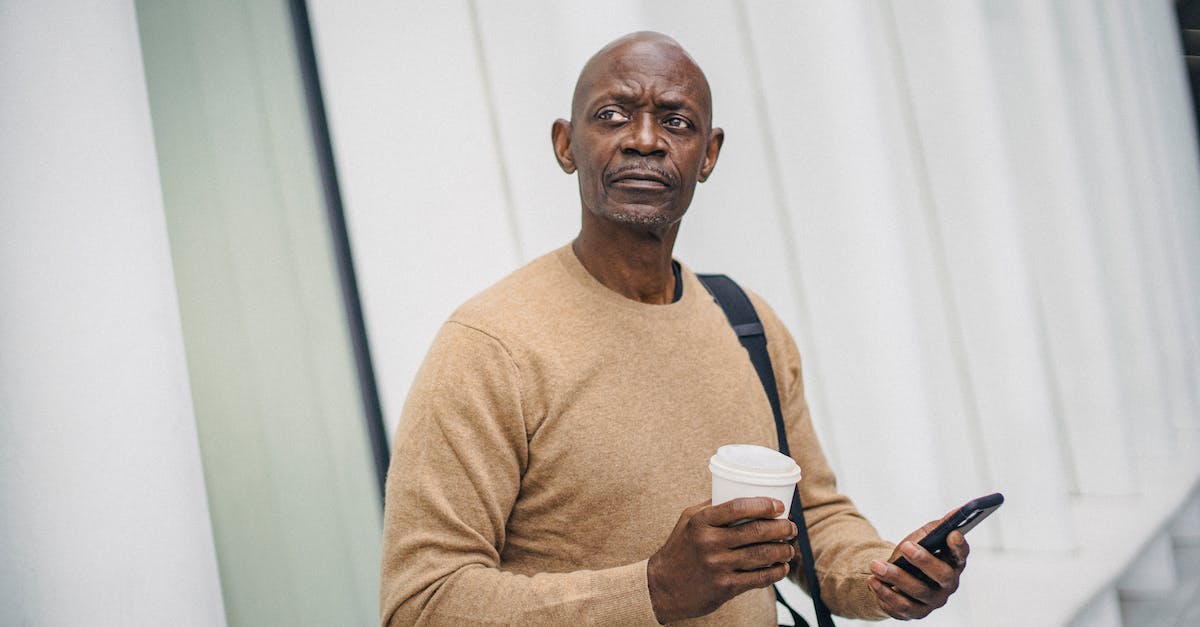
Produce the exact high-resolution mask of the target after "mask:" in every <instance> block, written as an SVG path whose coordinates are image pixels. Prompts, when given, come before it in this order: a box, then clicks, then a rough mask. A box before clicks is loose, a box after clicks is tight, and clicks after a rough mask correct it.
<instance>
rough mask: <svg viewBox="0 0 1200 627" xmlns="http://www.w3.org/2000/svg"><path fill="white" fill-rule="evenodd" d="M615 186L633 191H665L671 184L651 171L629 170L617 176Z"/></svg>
mask: <svg viewBox="0 0 1200 627" xmlns="http://www.w3.org/2000/svg"><path fill="white" fill-rule="evenodd" d="M612 184H613V185H619V186H621V187H629V188H633V189H665V188H667V187H670V186H671V185H670V183H669V182H668V181H667V179H666V178H664V177H663V176H662V175H660V174H658V173H657V172H651V171H649V170H628V171H625V172H622V173H620V174H618V175H617V176H615V177H614V178H613V180H612Z"/></svg>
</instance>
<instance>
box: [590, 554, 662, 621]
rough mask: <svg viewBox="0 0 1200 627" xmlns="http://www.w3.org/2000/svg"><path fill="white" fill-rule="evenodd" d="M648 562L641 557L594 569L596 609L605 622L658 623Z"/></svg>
mask: <svg viewBox="0 0 1200 627" xmlns="http://www.w3.org/2000/svg"><path fill="white" fill-rule="evenodd" d="M646 562H647V560H642V561H640V562H635V563H633V564H629V565H628V566H618V567H617V568H606V569H604V570H599V571H595V572H594V573H593V574H594V575H595V582H594V586H595V588H594V589H595V590H596V592H597V595H596V596H597V605H596V610H597V613H598V614H599V616H600V617H603V619H604V621H605V622H610V621H611V622H612V623H613V624H617V625H658V618H656V617H655V616H654V606H653V605H651V604H650V587H649V584H648V583H647V581H646Z"/></svg>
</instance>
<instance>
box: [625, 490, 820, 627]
mask: <svg viewBox="0 0 1200 627" xmlns="http://www.w3.org/2000/svg"><path fill="white" fill-rule="evenodd" d="M783 509H784V507H783V503H782V502H780V501H778V500H776V499H772V498H767V497H754V498H741V499H734V500H732V501H728V502H725V503H722V504H720V505H709V501H705V502H704V503H700V504H699V505H693V506H692V507H689V508H687V509H685V510H683V513H682V514H681V515H680V516H679V522H677V523H675V529H674V530H673V531H671V535H670V537H668V538H667V541H666V543H665V544H663V546H662V548H661V549H659V550H658V552H657V553H655V554H654V555H652V556H650V561H649V563H648V565H647V566H646V579H647V581H648V584H649V588H650V602H651V604H652V605H653V607H654V615H655V616H656V617H657V618H658V622H660V623H663V624H666V623H669V622H672V621H676V620H680V619H684V618H693V617H696V616H704V615H705V614H708V613H710V612H713V611H714V610H716V609H717V608H718V607H721V605H723V604H724V603H725V602H726V601H728V600H729V599H732V598H733V597H735V596H737V595H739V594H741V593H743V592H746V591H747V590H752V589H754V588H765V587H767V586H769V585H771V584H773V583H775V582H776V581H779V580H780V579H783V578H784V577H786V576H787V573H788V568H789V566H788V562H790V561H791V560H792V558H794V557H795V556H796V549H795V547H794V546H793V544H792V543H791V540H792V539H793V538H795V537H796V525H794V524H792V522H791V521H790V520H787V519H786V518H781V519H776V518H775V517H776V516H778V515H780V514H782V513H783ZM747 519H750V522H747V523H743V524H740V525H738V526H736V527H730V526H729V525H730V524H731V523H734V522H736V521H740V520H747Z"/></svg>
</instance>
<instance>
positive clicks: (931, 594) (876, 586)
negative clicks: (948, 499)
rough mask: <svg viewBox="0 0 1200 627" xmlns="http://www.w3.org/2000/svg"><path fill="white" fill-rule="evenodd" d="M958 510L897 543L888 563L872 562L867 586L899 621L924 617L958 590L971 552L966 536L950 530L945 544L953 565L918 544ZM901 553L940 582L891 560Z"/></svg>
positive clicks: (884, 607)
mask: <svg viewBox="0 0 1200 627" xmlns="http://www.w3.org/2000/svg"><path fill="white" fill-rule="evenodd" d="M955 511H957V508H955V510H951V511H950V512H949V513H947V514H946V515H945V516H943V517H942V519H941V520H934V521H932V522H929V523H927V524H926V525H925V526H924V527H921V528H920V529H917V530H916V531H914V532H912V533H910V534H908V536H907V537H905V538H904V540H903V541H901V542H900V544H899V545H897V546H896V550H895V551H893V552H892V557H891V559H889V560H888V563H886V564H885V563H883V562H880V561H872V562H871V572H872V573H874V575H873V576H872V577H871V578H870V579H869V580H868V581H867V585H869V586H870V587H871V590H872V591H873V592H874V593H875V596H876V597H878V599H879V606H880V607H881V608H882V609H883V611H884V612H887V614H888V616H891V617H892V618H895V619H898V620H910V619H914V618H925V617H926V616H928V615H929V613H930V612H932V611H934V610H936V609H937V608H939V607H941V606H943V605H945V604H946V600H947V599H949V598H950V595H952V594H954V591H955V590H958V578H959V576H960V575H962V571H963V569H964V568H966V566H967V554H968V553H970V552H971V547H970V546H968V545H967V540H966V538H963V535H962V534H961V533H959V532H957V531H952V532H950V536H949V537H948V538H947V539H946V544H947V545H948V546H949V547H950V555H951V556H952V557H953V559H952V560H951V562H952V563H951V564H947V563H946V562H943V561H942V560H940V559H938V558H936V557H934V556H933V554H932V553H930V552H929V551H926V550H925V549H923V548H921V546H920V545H919V544H917V542H918V541H920V540H921V538H924V537H925V536H926V535H927V534H928V533H929V532H930V531H933V529H934V528H935V527H937V526H938V524H940V523H941V522H942V520H945V519H946V518H949V517H950V516H951V515H952V514H953V513H954V512H955ZM901 555H903V556H904V557H905V558H906V559H907V560H908V561H909V562H910V563H912V565H914V566H916V567H917V568H919V569H921V572H923V573H925V575H926V576H927V577H929V578H930V579H932V580H933V581H935V582H937V585H936V586H929V585H927V584H925V583H924V582H922V581H921V580H920V579H917V578H916V577H914V576H912V575H910V574H908V573H907V572H905V571H904V570H903V569H901V568H900V567H899V566H896V565H895V564H892V563H891V562H894V561H896V558H898V557H900V556H901Z"/></svg>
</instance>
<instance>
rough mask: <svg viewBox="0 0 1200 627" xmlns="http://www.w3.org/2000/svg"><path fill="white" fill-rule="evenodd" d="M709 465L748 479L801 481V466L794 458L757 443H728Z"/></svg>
mask: <svg viewBox="0 0 1200 627" xmlns="http://www.w3.org/2000/svg"><path fill="white" fill-rule="evenodd" d="M709 467H710V469H713V470H717V469H719V470H721V471H724V472H725V473H732V474H734V475H739V476H744V477H745V478H747V479H750V478H759V479H765V480H782V481H785V482H786V481H792V482H795V481H799V479H800V467H799V466H797V465H796V462H795V461H793V460H792V458H790V457H788V456H786V455H784V454H782V453H780V452H779V451H776V450H774V449H769V448H767V447H765V446H758V445H756V444H727V445H725V446H722V447H721V448H719V449H717V454H716V455H713V456H712V459H710V460H709ZM772 483H774V481H772Z"/></svg>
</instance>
